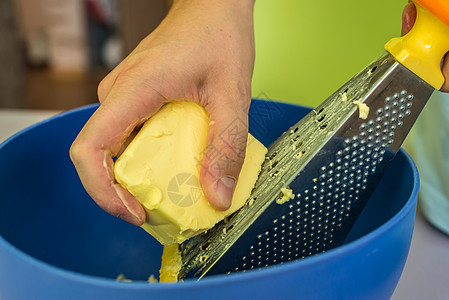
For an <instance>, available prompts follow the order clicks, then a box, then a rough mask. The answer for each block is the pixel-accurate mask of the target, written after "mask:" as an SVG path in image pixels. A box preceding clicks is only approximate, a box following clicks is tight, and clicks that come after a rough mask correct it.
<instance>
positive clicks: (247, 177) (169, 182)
mask: <svg viewBox="0 0 449 300" xmlns="http://www.w3.org/2000/svg"><path fill="white" fill-rule="evenodd" d="M208 128H209V116H208V114H207V112H206V111H205V109H204V108H203V107H202V106H200V105H198V104H195V103H193V102H171V103H168V104H166V105H164V106H163V107H162V108H161V109H160V110H159V111H158V112H157V113H156V114H155V115H154V116H153V117H151V118H150V119H149V120H148V121H147V122H145V124H144V125H143V126H142V128H141V130H140V131H139V133H138V134H137V135H136V136H135V138H134V139H133V140H132V141H131V143H130V144H129V145H128V146H127V148H126V149H125V151H124V152H123V153H122V154H121V155H120V157H119V158H118V159H117V161H116V162H115V166H114V175H115V178H116V180H117V182H118V183H120V184H121V185H122V186H123V187H125V188H126V189H127V190H128V191H129V192H130V193H131V194H132V195H133V196H134V197H135V198H136V199H137V200H138V201H139V202H140V203H141V204H142V206H143V207H144V209H145V211H146V215H147V219H146V222H145V223H144V224H143V225H142V227H143V229H145V230H146V231H147V232H149V233H150V234H151V235H153V236H154V237H155V238H156V239H157V240H158V241H159V242H160V243H162V244H164V245H171V244H174V243H182V242H183V241H185V240H186V239H188V238H190V237H192V236H195V235H197V234H199V233H201V232H203V231H205V230H207V229H210V228H212V227H213V226H214V225H215V224H216V223H218V222H219V221H221V220H222V219H224V218H225V217H226V216H229V215H230V214H232V213H233V212H235V211H236V210H238V209H239V208H240V207H242V206H243V205H244V204H245V202H246V200H247V199H248V197H249V196H250V194H251V190H252V189H253V187H254V183H255V182H256V180H257V177H258V175H259V172H260V169H261V165H262V162H263V161H264V159H265V154H266V152H267V149H266V148H265V146H263V145H262V144H261V143H260V142H259V141H258V140H256V139H255V138H254V137H252V136H251V135H250V134H249V135H248V141H247V150H246V158H245V162H244V164H243V167H242V170H241V172H240V176H239V180H238V182H237V186H236V188H235V192H234V197H233V199H232V205H231V207H230V208H229V209H228V210H226V211H218V210H216V209H214V208H213V207H212V206H210V205H209V202H208V201H207V200H206V198H205V196H204V194H203V191H202V188H201V186H200V183H199V170H200V163H201V159H202V155H203V152H204V151H205V148H206V137H207V132H208ZM218 155H219V153H218Z"/></svg>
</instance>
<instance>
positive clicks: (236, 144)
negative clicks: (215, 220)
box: [200, 93, 249, 210]
mask: <svg viewBox="0 0 449 300" xmlns="http://www.w3.org/2000/svg"><path fill="white" fill-rule="evenodd" d="M221 95H222V96H221V97H226V95H227V94H226V93H222V94H221ZM220 100H221V99H214V101H210V103H211V104H210V105H209V106H207V107H206V108H207V111H208V113H209V115H210V120H211V124H210V126H209V132H208V137H207V145H208V146H207V149H206V151H205V153H204V156H203V160H202V164H201V169H200V182H201V186H202V187H203V191H204V193H205V196H206V199H208V201H209V203H210V204H211V205H212V207H214V208H216V209H218V210H226V209H228V208H229V207H230V206H231V202H232V196H233V193H234V190H235V186H236V183H237V180H238V178H239V174H240V170H241V168H242V164H243V161H244V158H245V150H246V140H247V138H248V108H246V107H243V108H241V106H242V104H237V105H232V104H230V103H229V100H227V99H224V100H223V101H220ZM246 102H249V97H248V101H246V100H245V103H246ZM237 103H239V102H237ZM240 103H242V101H240Z"/></svg>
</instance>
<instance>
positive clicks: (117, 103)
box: [70, 79, 163, 225]
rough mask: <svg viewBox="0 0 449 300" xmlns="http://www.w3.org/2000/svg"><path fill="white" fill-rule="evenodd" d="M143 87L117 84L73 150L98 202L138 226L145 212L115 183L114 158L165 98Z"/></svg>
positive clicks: (77, 140)
mask: <svg viewBox="0 0 449 300" xmlns="http://www.w3.org/2000/svg"><path fill="white" fill-rule="evenodd" d="M117 80H119V79H117ZM140 90H142V88H138V87H135V88H131V85H127V84H124V83H121V84H116V85H114V86H113V87H112V88H111V90H110V92H109V95H108V97H107V98H106V99H105V100H104V102H103V104H102V105H101V106H100V107H99V108H98V110H97V111H96V112H95V113H94V114H93V116H92V117H91V118H90V119H89V121H88V122H87V123H86V125H85V126H84V128H83V129H82V130H81V132H80V133H79V135H78V137H77V138H76V140H75V141H74V143H73V145H72V147H71V149H70V156H71V158H72V161H73V163H74V165H75V167H76V169H77V171H78V174H79V176H80V179H81V182H82V183H83V185H84V187H85V189H86V191H87V192H88V193H89V194H90V195H91V197H92V198H93V199H94V200H95V202H96V203H97V204H98V205H99V206H100V207H101V208H103V209H104V210H105V211H107V212H108V213H110V214H112V215H114V216H117V217H120V218H122V219H124V220H125V221H127V222H129V223H131V224H134V225H141V224H143V222H144V221H145V211H144V210H143V208H142V207H141V205H140V203H139V202H138V201H137V200H136V199H135V198H134V197H133V196H132V195H131V194H129V192H128V191H126V190H125V189H124V188H123V187H121V186H120V185H119V184H118V183H116V182H115V179H114V174H113V164H114V163H113V157H115V156H116V155H117V153H118V152H119V151H120V149H121V148H122V146H123V143H124V142H125V140H126V139H127V137H128V136H129V135H130V134H131V132H132V131H133V129H134V128H135V127H136V126H137V125H139V124H140V123H143V122H144V121H145V120H146V119H147V118H148V117H149V116H151V115H152V114H154V112H155V111H157V110H158V109H159V107H160V105H162V102H163V99H161V96H160V95H159V94H158V93H157V92H155V91H153V90H151V89H147V90H146V91H145V94H143V93H142V92H140Z"/></svg>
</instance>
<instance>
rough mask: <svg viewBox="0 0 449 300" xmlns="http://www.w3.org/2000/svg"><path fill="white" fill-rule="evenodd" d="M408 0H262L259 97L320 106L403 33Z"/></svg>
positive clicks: (258, 32) (259, 1)
mask: <svg viewBox="0 0 449 300" xmlns="http://www.w3.org/2000/svg"><path fill="white" fill-rule="evenodd" d="M406 3H407V1H406V0H340V1H335V0H309V1H305V0H256V4H255V25H254V26H255V35H256V64H255V68H254V76H253V86H252V87H253V97H258V96H259V97H261V98H269V99H273V100H280V101H284V102H291V103H297V104H302V105H308V106H316V105H318V104H319V103H321V102H322V101H323V100H325V99H326V98H327V97H328V96H329V95H330V94H332V93H333V92H334V91H335V90H336V89H338V88H339V87H340V86H341V85H343V84H344V83H345V82H346V81H347V80H348V79H349V78H351V77H352V76H353V75H355V74H356V73H358V72H359V71H360V70H361V69H363V68H364V67H365V66H366V65H368V64H369V63H370V62H371V61H373V60H374V59H376V58H377V57H378V56H379V55H380V54H382V53H383V51H384V49H383V45H384V44H385V43H386V42H387V41H388V40H389V39H390V38H392V37H396V36H399V35H400V31H401V15H402V9H403V7H404V6H405V5H406Z"/></svg>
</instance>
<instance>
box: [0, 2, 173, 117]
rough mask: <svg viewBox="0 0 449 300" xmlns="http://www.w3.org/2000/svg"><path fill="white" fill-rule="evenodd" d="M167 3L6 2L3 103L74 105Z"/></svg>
mask: <svg viewBox="0 0 449 300" xmlns="http://www.w3.org/2000/svg"><path fill="white" fill-rule="evenodd" d="M167 10H168V1H165V0H132V1H126V0H72V1H58V0H0V108H2V107H3V108H29V109H56V110H67V109H71V108H74V107H78V106H82V105H85V104H89V103H94V102H96V101H97V95H96V89H97V85H98V83H99V82H100V80H101V79H102V78H103V77H104V76H105V75H106V74H107V73H108V72H109V71H110V70H111V69H112V68H113V67H114V66H115V65H117V64H118V63H119V62H120V60H121V59H122V58H123V57H124V56H125V55H126V54H127V53H129V52H131V50H132V49H133V48H134V47H135V46H137V44H138V43H139V41H140V40H141V39H142V38H143V37H145V36H146V35H147V34H148V33H150V32H151V31H152V30H153V29H154V28H156V26H157V25H158V24H159V23H160V21H161V20H162V19H163V17H164V16H165V14H166V12H167Z"/></svg>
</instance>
